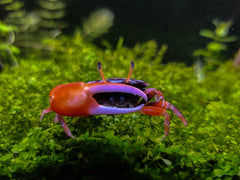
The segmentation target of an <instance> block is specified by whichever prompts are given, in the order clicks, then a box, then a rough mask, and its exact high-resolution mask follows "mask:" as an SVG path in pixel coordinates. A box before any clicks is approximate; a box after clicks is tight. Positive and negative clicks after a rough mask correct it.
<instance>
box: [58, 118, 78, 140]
mask: <svg viewBox="0 0 240 180" xmlns="http://www.w3.org/2000/svg"><path fill="white" fill-rule="evenodd" d="M58 121H59V123H60V124H61V125H62V127H63V129H64V131H65V133H66V134H67V135H68V136H69V137H71V138H75V137H74V136H73V135H72V133H71V131H70V129H69V128H68V126H67V124H66V122H65V121H64V119H63V117H62V116H61V115H60V114H56V116H55V120H54V122H58Z"/></svg>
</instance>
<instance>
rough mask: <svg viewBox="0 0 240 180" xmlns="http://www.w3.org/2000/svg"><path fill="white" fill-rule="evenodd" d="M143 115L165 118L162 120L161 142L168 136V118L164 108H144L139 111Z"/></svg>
mask: <svg viewBox="0 0 240 180" xmlns="http://www.w3.org/2000/svg"><path fill="white" fill-rule="evenodd" d="M140 112H141V113H143V114H147V115H151V116H165V118H164V136H163V137H162V138H161V139H160V141H162V140H163V139H165V138H166V137H167V135H168V134H169V128H170V117H169V115H168V113H167V111H166V110H165V109H164V108H161V107H154V106H145V107H143V108H142V110H141V111H140Z"/></svg>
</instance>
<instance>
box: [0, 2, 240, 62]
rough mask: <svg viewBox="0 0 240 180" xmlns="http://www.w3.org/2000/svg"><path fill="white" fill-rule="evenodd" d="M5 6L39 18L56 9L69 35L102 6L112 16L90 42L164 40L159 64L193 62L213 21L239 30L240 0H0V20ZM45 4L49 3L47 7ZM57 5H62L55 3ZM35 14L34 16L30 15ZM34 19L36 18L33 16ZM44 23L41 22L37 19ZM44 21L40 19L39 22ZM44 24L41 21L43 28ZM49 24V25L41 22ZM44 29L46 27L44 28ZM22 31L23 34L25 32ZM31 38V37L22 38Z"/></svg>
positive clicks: (235, 44) (231, 47) (231, 46)
mask: <svg viewBox="0 0 240 180" xmlns="http://www.w3.org/2000/svg"><path fill="white" fill-rule="evenodd" d="M7 1H8V5H9V4H12V3H13V2H22V3H23V5H22V6H21V10H24V11H26V12H34V13H35V14H36V15H37V16H38V17H40V18H41V19H44V18H45V19H49V17H46V16H51V17H53V15H51V14H48V15H43V12H42V11H39V10H48V11H51V12H56V11H57V10H59V9H62V10H63V12H62V15H58V17H57V16H56V17H54V18H53V19H54V20H58V21H60V22H61V23H62V24H58V27H60V26H62V27H61V33H63V34H67V35H71V34H73V33H74V32H75V30H76V29H77V28H81V27H82V25H83V23H84V21H85V20H86V19H87V18H88V17H89V16H90V15H91V14H92V13H93V12H95V11H97V10H100V9H103V8H104V9H108V10H109V11H110V12H111V13H112V15H113V16H114V20H113V23H112V25H111V27H110V28H109V30H108V32H107V33H105V34H103V35H101V36H99V37H97V38H94V40H93V42H94V43H95V44H96V45H98V46H99V47H102V48H104V47H103V45H102V41H103V39H104V40H106V41H108V42H109V43H110V44H111V45H112V46H113V47H115V46H116V44H117V41H118V40H119V37H123V38H124V45H125V46H128V47H132V46H134V45H135V44H136V43H141V42H145V41H148V40H155V41H156V42H157V43H158V45H159V46H161V45H162V44H167V46H168V50H167V53H166V55H165V56H164V60H163V62H164V63H167V62H171V61H177V62H186V63H187V64H189V65H191V64H192V63H193V62H194V57H193V52H194V50H196V49H198V48H204V47H205V46H206V44H207V43H208V42H209V41H211V39H209V38H206V37H202V36H200V35H199V32H200V30H202V29H209V30H212V31H214V30H215V28H216V27H215V26H214V24H213V23H212V21H213V20H218V21H219V22H222V21H225V22H226V21H229V20H231V21H232V25H231V26H230V27H229V28H228V35H235V36H236V37H238V36H239V34H240V26H239V24H240V20H239V11H240V2H239V0H194V1H192V0H181V1H179V0H171V1H163V0H148V1H140V0H131V1H129V0H114V1H112V0H91V1H86V0H68V1H67V0H61V1H60V0H54V1H47V0H38V1H29V0H28V1H27V0H23V1H20V0H19V1H13V0H0V2H1V5H0V19H2V20H5V19H6V18H7V17H8V18H9V12H11V11H10V10H9V9H8V10H6V2H7ZM49 2H55V3H56V5H54V7H51V4H50V3H49ZM57 3H58V5H59V4H60V3H63V6H59V7H58V6H57ZM35 18H36V17H35ZM35 20H36V19H35ZM42 24H44V23H42ZM45 25H46V23H45ZM43 26H44V25H42V27H43ZM47 26H48V28H49V25H47ZM45 27H46V26H45ZM25 34H26V32H25ZM28 39H31V37H28ZM238 48H239V38H236V40H234V41H232V42H229V43H228V47H227V49H226V50H225V52H224V53H223V55H224V56H225V57H226V58H233V56H234V54H235V53H236V52H237V50H238Z"/></svg>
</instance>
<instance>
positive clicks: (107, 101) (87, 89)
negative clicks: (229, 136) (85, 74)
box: [40, 61, 188, 140]
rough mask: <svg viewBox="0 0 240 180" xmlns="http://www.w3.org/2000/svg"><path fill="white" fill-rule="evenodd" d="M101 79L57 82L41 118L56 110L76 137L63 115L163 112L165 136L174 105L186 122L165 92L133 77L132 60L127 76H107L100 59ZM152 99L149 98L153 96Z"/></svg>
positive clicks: (59, 117)
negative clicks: (48, 105) (168, 99)
mask: <svg viewBox="0 0 240 180" xmlns="http://www.w3.org/2000/svg"><path fill="white" fill-rule="evenodd" d="M97 68H98V71H99V73H100V76H101V78H102V79H101V80H95V81H90V82H88V83H83V82H74V83H68V84H62V85H58V86H56V87H55V88H53V89H52V90H51V92H50V94H49V100H50V107H48V108H47V109H45V110H43V111H42V114H41V118H40V121H41V120H42V118H43V116H44V115H45V114H47V113H49V112H52V111H53V112H55V113H56V116H55V120H54V122H60V124H61V125H62V127H63V129H64V131H65V133H66V134H67V135H68V136H69V137H71V138H74V136H73V135H72V133H71V131H70V129H69V127H68V126H67V124H66V122H65V120H64V119H63V116H72V117H80V116H89V115H104V114H105V115H116V114H127V113H132V112H140V113H142V114H146V115H151V116H164V117H165V118H164V136H163V137H162V138H161V139H160V140H163V139H164V138H166V137H167V136H168V134H169V128H170V117H169V114H168V113H167V111H166V110H168V109H171V110H172V111H173V112H174V113H175V114H176V116H177V117H178V118H179V119H180V120H181V121H182V123H183V124H184V125H185V126H187V124H188V123H187V121H186V119H185V117H184V116H183V115H182V113H181V112H180V111H179V110H178V109H177V108H176V107H175V106H173V105H172V104H170V103H169V102H167V101H165V100H164V96H163V93H162V92H161V91H159V90H156V89H154V88H147V89H146V87H147V86H148V85H149V84H148V83H145V82H144V81H141V80H136V79H131V75H132V71H133V68H134V62H133V61H132V62H131V64H130V68H129V73H128V76H127V78H109V79H106V78H105V76H104V74H103V70H102V67H101V63H100V62H99V63H98V64H97ZM153 98H154V100H153V101H150V100H151V99H153Z"/></svg>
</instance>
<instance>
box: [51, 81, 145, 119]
mask: <svg viewBox="0 0 240 180" xmlns="http://www.w3.org/2000/svg"><path fill="white" fill-rule="evenodd" d="M98 93H127V94H132V95H134V96H139V98H142V99H144V101H145V102H146V101H147V96H146V95H145V93H144V92H142V91H141V90H140V89H138V88H135V87H133V86H129V85H124V84H118V83H108V82H104V83H86V84H85V83H82V82H77V83H69V84H65V85H59V86H57V87H55V88H54V89H53V90H52V91H51V92H50V106H51V110H52V111H54V112H55V113H57V114H60V115H64V116H87V115H100V114H108V115H110V114H125V113H131V112H135V111H140V110H141V109H142V108H143V106H144V104H140V105H138V106H136V107H129V108H119V107H110V106H105V105H100V104H98V102H97V101H96V100H95V99H94V97H93V96H94V95H95V94H98Z"/></svg>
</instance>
